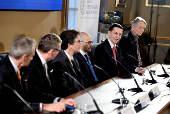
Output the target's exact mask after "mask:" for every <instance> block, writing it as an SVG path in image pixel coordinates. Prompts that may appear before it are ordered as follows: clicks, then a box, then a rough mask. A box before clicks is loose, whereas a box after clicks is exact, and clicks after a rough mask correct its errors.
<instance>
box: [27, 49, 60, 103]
mask: <svg viewBox="0 0 170 114" xmlns="http://www.w3.org/2000/svg"><path fill="white" fill-rule="evenodd" d="M28 70H29V74H30V76H29V82H30V85H32V86H31V88H30V89H29V96H28V99H29V100H30V101H34V102H47V103H48V102H49V103H51V102H53V100H54V98H55V97H54V96H57V90H56V89H55V87H54V86H53V85H54V82H53V78H52V76H51V73H50V70H51V69H50V66H48V75H49V79H50V81H51V85H50V83H49V81H48V79H47V77H46V73H45V70H44V67H43V65H42V62H41V60H40V58H39V56H38V54H37V52H36V51H35V56H34V57H33V60H32V61H31V62H30V64H29V66H28ZM44 94H46V95H44Z"/></svg>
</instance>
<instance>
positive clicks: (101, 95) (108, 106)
mask: <svg viewBox="0 0 170 114" xmlns="http://www.w3.org/2000/svg"><path fill="white" fill-rule="evenodd" d="M163 66H164V67H165V70H166V71H167V72H168V73H170V69H168V68H169V66H168V65H163ZM150 67H151V69H152V68H155V67H156V74H154V75H153V76H154V78H155V80H156V81H157V82H158V83H156V84H149V85H146V84H143V85H142V80H143V78H147V79H151V77H150V75H149V72H148V70H146V72H145V74H144V75H145V76H139V75H138V74H133V76H134V77H135V78H136V80H137V82H138V84H139V86H140V87H141V88H142V89H143V91H144V92H140V93H137V94H135V93H134V92H130V91H128V89H130V88H135V87H136V84H135V82H134V80H133V78H120V77H114V78H113V79H114V80H115V81H116V83H118V84H119V86H120V87H124V88H125V91H124V95H125V97H126V98H127V99H128V100H129V104H128V105H131V106H132V107H134V104H135V103H136V101H137V100H138V98H139V97H141V96H142V95H144V94H146V93H149V91H150V90H151V89H152V88H153V87H155V86H158V88H159V90H160V91H161V94H160V95H159V96H158V97H156V98H155V99H154V100H152V101H151V102H150V103H149V104H148V106H147V107H146V108H145V109H143V110H141V111H140V112H138V114H145V113H146V114H147V113H152V114H163V113H165V112H166V111H167V110H168V109H169V107H170V89H169V88H168V87H166V85H165V84H166V83H167V81H168V80H169V79H170V78H169V77H168V78H165V79H164V78H162V77H158V76H157V75H158V74H162V73H163V71H162V68H161V66H160V65H151V66H150ZM150 67H149V68H150ZM87 90H88V91H89V92H90V93H91V94H92V95H93V97H94V99H95V100H96V102H97V103H98V105H99V108H100V109H101V111H103V113H104V114H116V113H117V110H116V109H117V107H119V106H120V105H119V104H114V103H111V102H112V100H113V99H117V98H120V96H121V95H120V93H119V92H118V87H117V85H116V84H115V83H114V82H113V81H112V80H111V79H109V80H106V81H104V82H102V83H100V84H97V85H95V86H93V87H90V88H87ZM66 98H73V99H74V100H75V101H76V103H77V104H80V103H85V104H87V111H91V110H96V107H95V105H94V103H93V100H92V98H91V97H90V95H89V94H88V93H87V92H86V91H85V90H82V91H80V92H77V93H75V94H73V95H70V96H68V97H66Z"/></svg>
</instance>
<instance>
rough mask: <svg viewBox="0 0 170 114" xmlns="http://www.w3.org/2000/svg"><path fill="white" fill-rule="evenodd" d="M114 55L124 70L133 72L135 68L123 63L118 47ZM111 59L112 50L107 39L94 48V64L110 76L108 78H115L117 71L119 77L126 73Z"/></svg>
mask: <svg viewBox="0 0 170 114" xmlns="http://www.w3.org/2000/svg"><path fill="white" fill-rule="evenodd" d="M115 53H116V59H117V61H119V62H120V63H121V64H122V65H123V66H125V68H126V69H128V70H129V71H130V72H134V71H135V67H133V66H130V65H128V64H126V63H125V62H124V60H123V58H122V54H121V50H120V48H119V46H116V50H115ZM112 57H113V58H114V55H113V50H112V49H111V46H110V44H109V42H108V39H106V40H105V41H104V42H102V43H101V44H99V45H98V46H97V47H96V50H95V52H94V58H95V59H94V60H95V64H97V65H98V66H100V67H102V68H103V69H104V70H105V71H106V72H107V73H108V74H109V75H110V77H115V76H117V75H118V71H119V74H120V75H123V74H126V73H128V72H127V71H126V70H125V69H124V68H123V67H122V65H121V64H120V63H119V62H117V65H116V62H115V60H114V59H113V58H112Z"/></svg>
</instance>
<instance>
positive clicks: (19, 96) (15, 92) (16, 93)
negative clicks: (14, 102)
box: [4, 84, 35, 114]
mask: <svg viewBox="0 0 170 114" xmlns="http://www.w3.org/2000/svg"><path fill="white" fill-rule="evenodd" d="M4 87H6V88H8V89H10V90H11V91H12V92H13V93H14V94H15V95H16V96H17V97H18V98H19V99H20V100H21V101H22V102H23V103H24V104H25V105H26V106H27V107H28V108H29V109H30V110H31V111H32V112H33V113H34V114H35V112H34V110H33V109H32V107H31V106H30V105H29V104H28V103H27V102H26V101H25V100H24V99H23V98H22V97H21V95H19V94H18V92H17V91H16V90H14V89H12V88H11V87H10V86H8V85H6V84H4Z"/></svg>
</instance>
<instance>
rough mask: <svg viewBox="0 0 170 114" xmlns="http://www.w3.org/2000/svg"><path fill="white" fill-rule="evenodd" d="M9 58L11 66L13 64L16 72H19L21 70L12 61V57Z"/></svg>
mask: <svg viewBox="0 0 170 114" xmlns="http://www.w3.org/2000/svg"><path fill="white" fill-rule="evenodd" d="M8 57H9V60H10V62H11V64H12V66H13V67H14V70H15V72H16V73H17V71H18V70H19V68H18V67H17V65H16V64H15V63H14V62H13V61H12V59H11V57H10V56H8Z"/></svg>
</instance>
